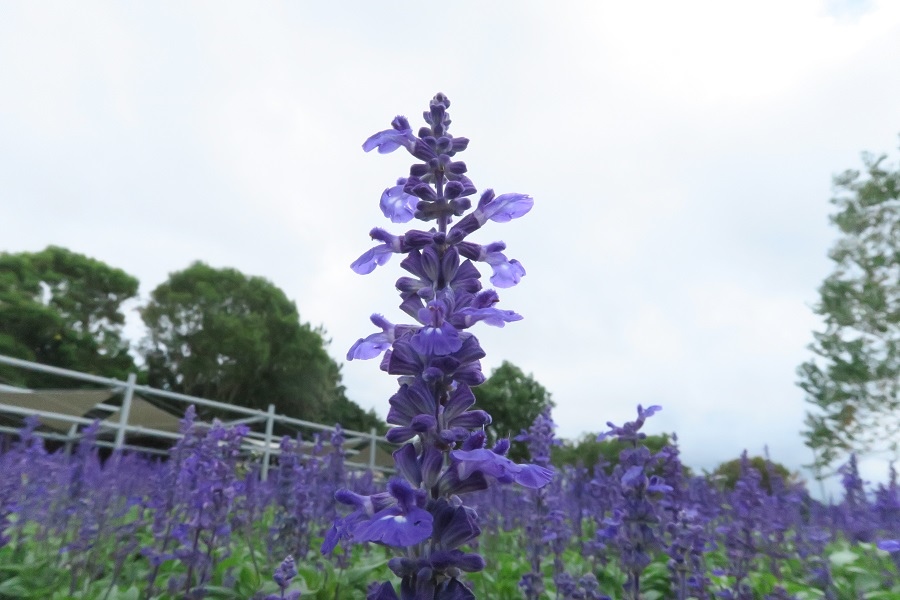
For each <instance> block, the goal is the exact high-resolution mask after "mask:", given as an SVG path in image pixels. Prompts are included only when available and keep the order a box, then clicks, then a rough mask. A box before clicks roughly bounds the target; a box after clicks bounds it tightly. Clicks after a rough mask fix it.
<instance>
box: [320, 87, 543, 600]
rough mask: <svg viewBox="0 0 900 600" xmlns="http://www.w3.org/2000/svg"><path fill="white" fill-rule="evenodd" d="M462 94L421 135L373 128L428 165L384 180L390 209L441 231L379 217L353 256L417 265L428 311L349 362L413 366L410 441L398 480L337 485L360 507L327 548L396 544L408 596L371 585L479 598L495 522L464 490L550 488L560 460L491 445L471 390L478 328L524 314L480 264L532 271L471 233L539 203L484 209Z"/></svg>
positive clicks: (503, 198) (441, 107)
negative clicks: (467, 576)
mask: <svg viewBox="0 0 900 600" xmlns="http://www.w3.org/2000/svg"><path fill="white" fill-rule="evenodd" d="M449 106H450V101H449V100H448V99H447V97H446V96H444V95H443V94H437V95H436V96H435V97H434V98H433V99H432V100H431V103H430V105H429V108H428V110H427V111H425V113H424V118H425V122H426V124H427V126H426V127H422V128H421V129H419V131H418V133H417V134H415V135H414V134H413V131H412V128H411V127H410V125H409V121H407V119H406V118H405V117H397V118H395V119H394V120H393V122H392V123H391V129H388V130H385V131H380V132H378V133H376V134H375V135H373V136H372V137H370V138H369V139H367V140H366V141H365V143H364V144H363V150H365V151H366V152H369V151H371V150H378V152H379V153H381V154H387V153H390V152H393V151H395V150H398V149H400V148H404V149H405V150H407V151H408V152H409V153H410V154H411V155H412V156H413V157H414V158H416V159H417V161H419V162H416V163H415V164H413V165H412V167H411V168H410V170H409V176H408V177H401V178H399V179H397V180H396V181H397V182H396V184H395V185H392V186H390V187H388V188H386V189H385V190H384V192H383V193H382V195H381V199H380V207H381V211H382V213H383V214H384V216H385V217H386V218H387V219H389V220H390V221H391V222H393V223H406V222H409V221H411V220H412V219H414V218H415V219H418V220H421V221H425V222H434V226H433V227H432V228H431V229H429V230H427V231H423V230H416V229H413V230H409V231H407V232H405V233H403V234H401V235H394V234H392V233H389V232H387V231H385V230H384V229H381V228H375V229H373V230H372V231H371V232H370V235H371V237H372V239H373V240H375V241H376V242H377V244H376V245H375V246H374V247H373V248H371V249H369V250H367V251H366V252H364V253H363V254H362V255H361V256H360V257H359V258H358V259H357V260H355V261H354V262H353V264H351V268H352V269H353V270H354V271H355V272H356V273H359V274H362V275H365V274H367V273H371V272H372V271H374V270H375V268H377V267H379V266H382V265H384V264H385V263H387V262H388V260H389V259H390V258H391V256H393V255H394V254H401V255H404V258H403V259H402V261H401V262H400V266H401V268H403V269H404V270H405V271H406V272H407V273H408V275H407V276H404V277H401V278H400V279H398V280H397V283H396V287H397V290H398V291H399V292H400V298H401V303H400V309H401V310H402V311H403V312H404V313H406V314H407V315H409V316H410V317H411V318H412V319H414V320H415V322H414V323H412V324H407V325H395V324H393V323H391V322H389V321H388V320H387V319H385V318H384V317H383V316H381V315H379V314H376V315H373V316H372V323H374V324H375V325H376V326H377V327H378V328H379V329H380V331H376V332H375V333H373V334H371V335H369V336H367V337H364V338H360V339H359V340H358V341H357V342H356V343H355V344H353V347H352V348H351V349H350V351H349V352H348V353H347V359H348V360H354V359H370V358H376V357H378V356H382V355H383V358H382V360H381V368H382V370H384V371H387V372H388V373H389V374H391V375H397V376H399V384H400V389H399V390H398V391H397V393H396V394H394V395H393V397H391V399H390V405H391V408H390V411H389V412H388V417H387V420H388V423H390V424H392V425H394V426H395V427H394V428H393V429H391V430H390V431H389V433H388V435H387V439H388V441H390V442H392V443H397V444H402V446H401V447H400V448H399V449H398V450H397V451H396V452H395V453H394V462H395V464H396V467H397V473H398V474H399V475H400V477H396V478H394V479H392V480H391V481H390V483H389V484H388V491H387V492H382V493H378V494H374V495H372V496H360V495H358V494H354V493H352V492H349V491H347V490H342V491H340V492H338V493H337V494H336V495H335V498H336V499H337V501H338V502H340V503H342V504H345V505H347V506H349V507H351V509H352V511H351V512H350V513H349V514H347V515H346V516H345V517H343V518H339V519H337V520H336V521H335V523H334V525H333V526H332V528H331V530H330V531H329V532H328V534H327V535H326V537H325V543H324V544H323V546H322V552H323V553H325V554H329V553H331V552H332V551H333V550H334V548H335V547H336V546H337V544H338V542H339V541H340V540H341V539H342V538H346V539H350V540H353V541H356V542H373V543H378V544H382V545H385V546H389V547H392V548H395V549H396V550H397V551H398V557H397V558H395V559H392V560H391V561H390V563H389V566H390V568H391V570H392V571H393V572H394V574H395V575H396V576H397V577H399V578H400V588H399V589H400V594H399V596H398V594H397V591H396V590H395V588H394V586H393V584H392V583H390V582H383V583H380V584H379V585H373V586H371V588H370V589H371V591H370V593H369V596H368V598H369V600H387V599H391V598H403V600H416V599H420V598H422V599H425V598H427V599H429V600H467V599H473V598H474V597H475V596H474V595H473V594H472V592H471V591H470V590H469V589H468V588H467V587H466V586H465V585H464V584H463V583H461V581H460V580H459V578H460V577H461V575H462V573H463V572H473V571H480V570H481V569H483V568H484V565H485V561H484V559H483V558H482V557H481V556H480V555H478V554H476V553H470V552H466V551H464V550H463V549H462V548H461V547H462V546H464V545H466V544H469V543H471V542H473V541H474V540H475V539H476V538H477V537H478V535H479V534H480V532H481V530H480V528H479V527H478V517H477V515H476V514H475V511H474V510H472V509H471V508H468V507H466V506H465V505H464V503H463V501H462V500H461V499H460V497H459V496H460V495H461V494H465V493H468V492H473V491H478V490H483V489H485V488H487V487H488V486H489V485H490V484H491V483H492V482H496V483H498V484H511V483H517V484H519V485H522V486H525V487H529V488H540V487H543V486H544V485H546V484H547V483H549V481H550V479H551V477H552V475H553V472H552V470H551V469H550V468H548V467H546V466H544V465H530V464H526V465H519V464H516V463H514V462H513V461H511V460H510V459H508V458H507V457H506V456H505V455H506V451H507V450H508V444H507V445H505V446H504V445H499V446H497V447H494V448H493V449H488V448H485V439H486V438H485V435H484V431H483V430H484V427H485V426H486V425H489V424H490V422H491V417H490V415H489V414H488V413H486V412H485V411H483V410H477V409H474V408H473V406H474V404H475V397H474V395H473V394H472V391H471V389H470V387H471V386H476V385H478V384H480V383H482V382H483V381H484V375H483V374H482V372H481V363H480V359H481V358H482V357H483V356H484V350H482V349H481V346H480V344H479V343H478V339H477V338H476V337H475V336H474V335H472V334H471V333H470V332H469V331H467V330H468V329H469V327H471V326H472V325H474V324H475V323H478V322H484V323H485V324H487V325H491V326H494V327H503V326H504V325H505V324H506V323H511V322H514V321H518V320H520V319H521V318H522V317H521V316H520V315H518V314H516V313H515V312H513V311H511V310H501V309H499V308H497V307H496V306H495V305H496V304H497V303H498V301H499V296H498V295H497V292H496V291H494V290H491V289H487V290H485V289H482V284H481V281H480V279H481V272H480V271H479V270H478V268H477V267H476V264H478V263H483V264H485V265H487V267H489V268H490V269H491V273H492V275H491V282H492V283H493V284H494V285H495V286H496V287H499V288H507V287H512V286H514V285H516V284H517V283H519V281H520V280H521V279H522V277H523V276H524V275H525V269H524V267H523V266H522V265H521V264H520V263H519V261H517V260H515V259H510V258H508V257H507V256H506V254H505V253H504V251H505V250H506V245H505V244H504V243H503V242H491V243H488V244H485V245H482V244H478V243H473V242H470V241H468V240H467V238H468V236H469V235H470V234H472V233H474V232H475V231H477V230H478V229H480V228H481V227H482V226H483V225H485V224H486V223H487V222H488V221H493V222H495V223H506V222H508V221H511V220H513V219H517V218H519V217H521V216H523V215H525V214H526V213H528V212H529V211H530V210H531V207H532V205H533V204H534V201H533V200H532V198H531V196H528V195H526V194H516V193H513V194H501V195H500V196H495V195H494V192H493V191H491V190H487V191H485V192H484V193H483V194H482V195H481V197H480V199H479V200H478V202H477V203H476V204H475V207H474V208H473V206H472V204H473V203H472V200H471V199H470V196H473V195H474V194H475V193H476V191H477V190H476V189H475V186H474V185H473V184H472V181H471V180H470V179H469V178H468V177H467V175H466V173H467V172H468V169H467V167H466V164H465V163H464V162H462V161H460V160H458V159H457V155H458V154H459V153H460V152H462V151H463V150H465V149H466V147H467V146H468V144H469V140H468V139H466V138H463V137H453V136H452V135H450V133H449V132H448V127H449V125H450V117H449V114H448V113H447V109H448V108H449Z"/></svg>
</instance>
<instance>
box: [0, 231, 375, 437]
mask: <svg viewBox="0 0 900 600" xmlns="http://www.w3.org/2000/svg"><path fill="white" fill-rule="evenodd" d="M137 295H138V280H137V278H135V277H133V276H131V275H129V274H128V273H126V272H125V271H123V270H121V269H117V268H114V267H111V266H109V265H107V264H105V263H103V262H101V261H99V260H95V259H93V258H89V257H87V256H84V255H82V254H78V253H75V252H72V251H70V250H67V249H65V248H60V247H56V246H50V247H48V248H46V249H45V250H42V251H40V252H21V253H3V254H0V354H5V355H8V356H13V357H16V358H21V359H24V360H29V361H34V362H38V363H41V364H46V365H52V366H57V367H62V368H66V369H72V370H75V371H82V372H85V373H91V374H95V375H99V376H103V377H111V378H116V379H125V378H126V377H127V376H128V373H130V372H137V373H139V379H140V381H141V382H143V383H148V384H149V385H152V386H154V387H158V388H162V389H165V390H170V391H174V392H180V393H184V394H189V395H192V396H199V397H201V398H207V399H211V400H216V401H218V402H224V403H229V404H234V405H238V406H244V407H248V408H257V409H262V410H265V409H266V408H267V407H268V405H269V404H270V403H271V404H274V405H275V409H276V412H278V413H280V414H284V415H287V416H291V417H295V418H300V419H305V420H309V421H316V422H323V423H341V425H343V426H344V427H345V428H348V429H355V430H363V431H368V430H369V429H370V428H372V427H376V428H378V429H384V428H385V424H384V423H383V421H382V420H381V419H380V418H378V416H377V415H376V414H375V412H374V411H372V410H369V411H364V410H363V409H362V408H360V407H359V406H358V405H357V404H356V403H354V402H353V401H351V400H350V399H348V398H347V396H346V394H345V389H344V386H343V385H342V383H341V372H340V366H339V365H338V364H337V363H336V362H335V361H334V360H333V359H332V358H331V357H330V356H329V354H328V352H327V350H326V347H327V345H328V341H327V340H326V338H325V336H326V333H325V330H324V329H323V328H321V327H313V326H311V325H310V324H308V323H303V322H302V321H301V320H300V315H299V313H298V311H297V307H296V305H295V304H294V302H292V301H291V300H289V299H288V297H287V296H286V295H285V293H284V292H283V291H282V290H281V289H279V288H278V287H277V286H275V285H274V284H273V283H271V282H270V281H267V280H266V279H263V278H261V277H253V276H248V275H244V274H243V273H241V272H239V271H237V270H235V269H215V268H213V267H210V266H208V265H205V264H203V263H201V262H195V263H194V264H192V265H191V266H189V267H188V268H187V269H184V270H183V271H178V272H175V273H172V274H171V275H170V276H169V278H168V280H167V281H165V282H164V283H162V284H160V285H159V286H158V287H157V288H156V289H154V290H153V291H152V292H151V293H150V298H149V299H148V301H147V302H146V303H144V304H143V305H142V306H140V308H139V309H138V312H139V313H140V315H141V318H142V320H143V322H144V325H145V326H146V328H147V335H146V336H145V337H144V338H143V339H141V340H135V343H134V344H132V343H131V341H130V340H126V339H125V338H124V337H123V332H122V329H123V325H124V323H125V315H124V313H123V308H122V307H123V304H124V303H126V302H127V301H129V300H132V299H136V298H137ZM132 352H135V353H136V355H135V354H132ZM136 357H139V358H140V359H141V360H136ZM0 383H6V384H11V385H16V386H23V387H29V388H50V387H53V388H60V387H67V386H69V387H72V386H80V385H82V384H81V383H80V382H78V381H76V380H70V379H65V378H60V377H55V376H52V375H46V374H43V373H38V372H35V371H28V370H24V369H13V368H11V367H5V366H0Z"/></svg>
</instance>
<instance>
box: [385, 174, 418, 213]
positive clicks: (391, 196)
mask: <svg viewBox="0 0 900 600" xmlns="http://www.w3.org/2000/svg"><path fill="white" fill-rule="evenodd" d="M401 181H403V182H404V183H405V181H406V180H401ZM403 187H404V185H403V184H400V185H396V186H394V187H391V188H388V189H386V190H384V193H383V194H381V203H380V206H381V212H382V213H383V214H384V216H385V217H387V218H388V219H390V220H391V222H392V223H408V222H409V221H411V220H412V218H413V215H414V214H415V212H416V204H418V202H419V199H418V198H416V197H415V196H413V195H411V194H407V193H405V192H404V191H403Z"/></svg>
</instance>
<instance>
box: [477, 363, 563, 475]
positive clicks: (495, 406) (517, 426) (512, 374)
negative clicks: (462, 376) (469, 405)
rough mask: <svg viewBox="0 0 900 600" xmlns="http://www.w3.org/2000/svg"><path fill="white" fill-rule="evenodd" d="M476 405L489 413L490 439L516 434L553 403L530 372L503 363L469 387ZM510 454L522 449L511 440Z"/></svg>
mask: <svg viewBox="0 0 900 600" xmlns="http://www.w3.org/2000/svg"><path fill="white" fill-rule="evenodd" d="M472 391H473V392H474V393H475V401H476V407H477V408H480V409H482V410H486V411H487V412H488V413H490V415H491V419H492V421H491V424H490V426H488V429H487V432H488V436H489V438H490V440H491V441H496V440H497V439H499V438H502V437H515V436H516V435H518V434H519V433H520V432H521V431H522V430H524V429H528V427H529V426H530V425H531V423H532V422H533V421H534V420H535V418H536V417H537V416H538V415H539V414H540V413H541V411H542V410H544V408H546V407H553V406H554V403H553V400H552V399H551V395H550V392H548V391H547V390H546V389H545V388H544V386H542V385H541V384H540V383H538V382H537V381H536V380H535V379H534V377H533V376H532V375H526V374H525V373H524V372H523V371H522V369H520V368H519V367H517V366H515V365H514V364H512V363H510V362H508V361H503V364H502V365H500V366H499V367H497V368H496V369H494V370H493V371H492V372H491V376H490V377H488V378H487V380H486V381H485V382H484V383H482V384H481V385H479V386H478V387H476V388H473V390H472ZM511 452H512V456H513V457H514V458H515V457H518V456H520V454H521V452H524V450H522V449H519V448H517V445H516V444H513V449H512V451H511Z"/></svg>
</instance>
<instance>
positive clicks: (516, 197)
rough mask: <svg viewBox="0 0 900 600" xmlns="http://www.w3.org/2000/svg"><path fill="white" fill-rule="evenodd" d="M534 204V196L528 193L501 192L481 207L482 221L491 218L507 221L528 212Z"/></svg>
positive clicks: (497, 220) (499, 221)
mask: <svg viewBox="0 0 900 600" xmlns="http://www.w3.org/2000/svg"><path fill="white" fill-rule="evenodd" d="M532 206H534V198H532V197H531V196H529V195H527V194H501V195H500V196H497V197H496V198H494V199H493V200H491V201H490V202H488V203H487V204H486V205H484V206H483V207H481V208H480V209H479V210H480V211H481V215H482V218H481V219H479V220H480V221H481V222H482V223H483V222H484V221H487V220H490V221H494V222H495V223H506V222H507V221H511V220H513V219H518V218H519V217H521V216H522V215H524V214H526V213H528V211H530V210H531V207H532Z"/></svg>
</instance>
